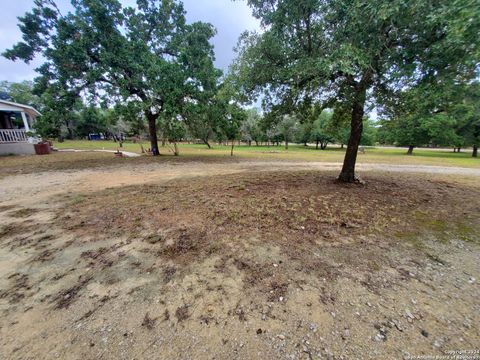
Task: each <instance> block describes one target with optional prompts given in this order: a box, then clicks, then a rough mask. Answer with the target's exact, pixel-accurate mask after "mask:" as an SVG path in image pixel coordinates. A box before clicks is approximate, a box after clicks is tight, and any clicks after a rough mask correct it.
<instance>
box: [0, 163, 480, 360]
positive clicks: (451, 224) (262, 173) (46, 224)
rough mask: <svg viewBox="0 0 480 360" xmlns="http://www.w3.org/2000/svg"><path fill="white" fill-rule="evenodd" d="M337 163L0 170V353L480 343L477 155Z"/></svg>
mask: <svg viewBox="0 0 480 360" xmlns="http://www.w3.org/2000/svg"><path fill="white" fill-rule="evenodd" d="M337 168H338V164H321V163H294V162H290V163H280V162H247V161H239V162H228V163H224V162H222V161H218V162H208V163H205V162H200V161H194V162H175V161H173V162H167V163H148V162H140V163H128V164H126V165H125V166H115V167H109V166H106V167H97V168H94V169H75V170H67V169H61V170H54V171H46V172H41V173H34V172H30V173H26V174H19V175H11V176H6V177H4V178H2V179H0V201H1V204H0V224H1V227H0V313H1V318H0V359H2V360H3V359H51V358H61V359H232V358H233V359H284V358H285V359H324V358H325V359H402V358H408V357H409V356H410V355H413V356H418V355H446V354H449V352H452V351H463V350H466V351H471V352H470V353H468V354H469V356H470V357H469V358H479V357H480V354H479V353H478V349H479V348H480V346H479V344H480V330H479V327H478V324H479V323H480V300H479V299H480V288H479V285H478V281H479V280H478V279H480V267H479V263H480V241H479V240H480V239H479V229H480V223H479V218H478V213H479V210H480V182H479V181H478V180H479V179H480V177H479V175H480V174H479V173H478V172H479V170H475V169H456V170H452V169H455V168H451V167H449V168H448V169H447V168H446V169H442V168H438V167H414V168H413V167H399V166H388V167H386V166H385V165H377V166H376V165H373V164H370V165H364V167H363V175H364V178H365V180H366V184H365V185H364V186H345V185H339V184H336V183H335V182H334V181H333V180H332V179H334V177H335V174H336V172H337Z"/></svg>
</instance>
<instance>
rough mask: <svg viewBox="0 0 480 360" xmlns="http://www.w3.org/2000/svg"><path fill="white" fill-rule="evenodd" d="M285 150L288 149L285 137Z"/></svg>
mask: <svg viewBox="0 0 480 360" xmlns="http://www.w3.org/2000/svg"><path fill="white" fill-rule="evenodd" d="M285 150H288V139H285Z"/></svg>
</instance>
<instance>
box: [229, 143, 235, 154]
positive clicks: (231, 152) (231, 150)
mask: <svg viewBox="0 0 480 360" xmlns="http://www.w3.org/2000/svg"><path fill="white" fill-rule="evenodd" d="M234 146H235V140H232V147H231V149H230V156H233V147H234Z"/></svg>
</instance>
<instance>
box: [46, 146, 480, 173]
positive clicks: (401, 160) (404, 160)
mask: <svg viewBox="0 0 480 360" xmlns="http://www.w3.org/2000/svg"><path fill="white" fill-rule="evenodd" d="M141 144H142V145H143V147H144V148H145V149H147V148H149V147H150V144H149V143H148V142H146V141H144V142H141ZM55 147H57V148H59V149H83V150H93V149H106V150H117V149H118V144H117V143H114V142H113V141H86V140H84V141H82V140H79V141H77V140H75V141H65V142H63V143H55ZM179 148H180V153H181V155H182V156H187V157H192V156H193V157H197V156H201V157H216V158H223V157H229V156H230V146H222V145H217V144H214V143H212V149H208V148H207V147H206V145H201V144H198V145H196V144H195V145H194V144H180V145H179ZM123 150H124V151H130V152H137V153H140V144H139V143H136V144H134V143H131V142H125V143H124V145H123ZM344 151H345V150H344V149H340V148H338V147H334V146H330V147H328V148H327V149H326V150H316V149H315V146H309V147H307V148H305V147H304V146H303V145H295V144H291V145H290V146H289V149H288V150H285V149H284V147H283V146H255V145H252V146H246V145H242V146H235V150H234V154H235V156H236V157H239V158H245V159H261V160H283V161H292V160H294V161H322V162H342V161H343V157H344V154H345V153H344ZM160 152H161V153H163V154H164V155H171V154H172V153H173V152H172V151H171V149H170V148H169V147H168V146H166V147H163V148H160ZM358 162H359V163H386V164H404V165H417V164H423V165H438V166H461V167H477V168H480V161H479V159H473V158H472V157H471V151H470V150H462V152H461V153H454V152H453V150H449V149H448V150H437V149H415V150H414V154H413V156H407V155H406V149H403V148H378V149H370V148H367V149H366V151H365V154H360V155H359V158H358Z"/></svg>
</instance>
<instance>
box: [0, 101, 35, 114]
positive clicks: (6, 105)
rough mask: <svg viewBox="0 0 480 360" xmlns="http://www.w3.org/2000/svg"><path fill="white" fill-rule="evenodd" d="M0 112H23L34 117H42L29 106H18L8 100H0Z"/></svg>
mask: <svg viewBox="0 0 480 360" xmlns="http://www.w3.org/2000/svg"><path fill="white" fill-rule="evenodd" d="M0 111H20V112H21V111H23V112H26V113H27V114H28V115H30V116H34V117H36V116H39V115H42V114H40V113H39V112H38V111H37V110H36V109H35V108H33V107H31V106H29V105H24V104H19V103H15V102H13V101H8V100H0Z"/></svg>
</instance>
